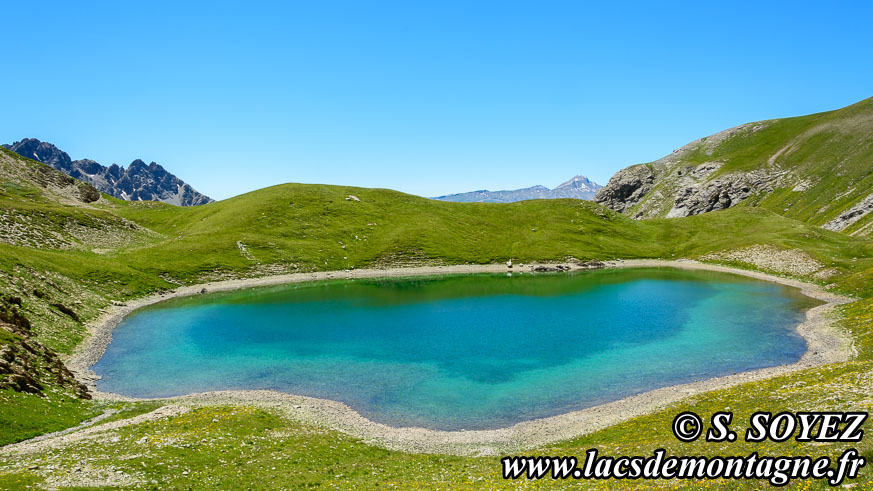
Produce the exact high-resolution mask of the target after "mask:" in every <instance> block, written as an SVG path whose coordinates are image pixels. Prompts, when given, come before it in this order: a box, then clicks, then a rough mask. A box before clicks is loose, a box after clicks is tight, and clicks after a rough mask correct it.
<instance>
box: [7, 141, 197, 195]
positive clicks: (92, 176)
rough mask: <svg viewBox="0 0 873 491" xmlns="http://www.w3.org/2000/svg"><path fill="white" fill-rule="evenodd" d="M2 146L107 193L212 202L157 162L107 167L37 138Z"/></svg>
mask: <svg viewBox="0 0 873 491" xmlns="http://www.w3.org/2000/svg"><path fill="white" fill-rule="evenodd" d="M3 147H5V148H7V149H9V150H12V151H13V152H15V153H17V154H18V155H21V156H22V157H27V158H29V159H33V160H36V161H38V162H42V163H43V164H46V165H48V166H50V167H54V168H55V169H57V170H59V171H61V172H64V173H66V174H67V175H69V176H71V177H75V178H76V179H78V180H80V181H84V182H87V183H89V184H91V185H92V186H94V187H95V188H97V189H98V190H100V191H101V192H104V193H106V194H108V195H110V196H114V197H116V198H119V199H123V200H127V201H163V202H164V203H170V204H172V205H177V206H195V205H202V204H206V203H210V202H212V199H210V198H209V197H208V196H205V195H203V194H200V193H199V192H197V191H196V190H195V189H194V188H192V187H191V186H190V185H188V184H186V183H185V181H183V180H181V179H179V178H178V177H176V176H174V175H173V174H171V173H169V172H167V171H166V169H164V168H163V167H161V166H160V165H158V164H156V163H154V162H152V163H151V164H148V165H147V164H146V163H145V162H143V161H142V160H139V159H136V160H134V161H133V162H131V163H130V165H129V166H127V168H126V169H125V168H124V167H120V166H118V165H116V164H112V165H110V166H109V167H106V166H104V165H101V164H99V163H98V162H95V161H93V160H90V159H82V160H72V159H70V156H69V155H68V154H67V153H66V152H63V151H61V150H60V149H59V148H58V147H56V146H54V145H52V144H51V143H48V142H43V141H39V140H37V139H36V138H25V139H24V140H21V141H17V142H15V143H13V144H11V145H3Z"/></svg>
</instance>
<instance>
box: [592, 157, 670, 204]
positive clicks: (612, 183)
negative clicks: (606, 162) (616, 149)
mask: <svg viewBox="0 0 873 491" xmlns="http://www.w3.org/2000/svg"><path fill="white" fill-rule="evenodd" d="M654 186H655V172H654V169H653V166H650V165H645V164H642V165H634V166H632V167H628V168H626V169H622V170H620V171H618V172H616V173H615V175H614V176H612V178H611V179H610V180H609V183H608V184H607V185H606V186H604V187H602V188H601V189H600V190H599V191H597V194H596V195H595V196H594V201H596V202H598V203H600V204H602V205H604V206H607V207H609V208H612V209H613V210H615V211H617V212H619V213H621V212H623V211H625V210H626V209H627V208H628V207H630V206H633V205H635V204H637V203H639V201H640V200H641V199H642V198H643V196H645V195H646V194H648V193H649V191H651V190H652V188H653V187H654Z"/></svg>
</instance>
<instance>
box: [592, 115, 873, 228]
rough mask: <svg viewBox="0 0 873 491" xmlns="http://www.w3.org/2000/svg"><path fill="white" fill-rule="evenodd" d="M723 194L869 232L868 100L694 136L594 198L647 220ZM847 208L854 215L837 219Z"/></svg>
mask: <svg viewBox="0 0 873 491" xmlns="http://www.w3.org/2000/svg"><path fill="white" fill-rule="evenodd" d="M632 177H633V178H638V180H639V182H637V183H636V185H634V179H633V178H632ZM622 186H624V188H622ZM744 187H748V188H749V189H748V190H747V191H744V190H743V188H744ZM688 190H690V192H689V191H688ZM635 191H636V194H634V192H635ZM721 193H726V194H727V195H729V197H730V198H732V200H731V203H730V206H736V205H738V204H739V206H753V207H760V208H763V209H766V210H769V211H772V212H774V213H777V214H780V215H783V216H786V217H789V218H793V219H796V220H801V221H804V222H807V223H811V224H814V225H819V226H823V225H827V226H828V227H829V228H831V229H833V230H841V231H844V232H846V233H850V234H869V233H871V232H873V213H869V212H870V211H871V210H873V98H871V99H866V100H864V101H861V102H859V103H857V104H853V105H851V106H848V107H845V108H843V109H839V110H836V111H829V112H824V113H818V114H811V115H808V116H801V117H795V118H784V119H773V120H768V121H760V122H756V123H749V124H745V125H742V126H739V127H737V128H732V129H730V130H726V131H724V132H722V133H718V134H716V135H712V136H709V137H706V138H703V139H701V140H697V141H695V142H692V143H691V144H689V145H687V146H685V147H683V148H681V149H679V150H677V151H676V152H674V153H673V154H672V155H669V156H667V157H664V158H663V159H660V160H657V161H655V162H652V163H649V164H641V165H639V166H633V167H631V168H628V169H625V170H624V171H622V172H619V173H618V174H616V176H615V177H613V179H612V180H611V181H610V184H608V185H607V186H606V189H605V190H603V191H601V192H600V193H599V194H598V200H599V201H600V202H602V203H604V204H607V205H608V206H611V207H612V208H615V209H622V210H624V211H625V213H626V214H628V215H630V216H635V217H640V218H651V217H664V216H681V215H686V214H689V213H691V214H696V213H699V212H701V211H709V210H708V208H710V206H711V202H712V201H715V202H717V201H718V200H719V199H724V196H723V195H722V194H721ZM746 196H747V197H746ZM740 198H742V199H740ZM698 199H699V201H700V202H699V203H698V204H697V206H686V207H682V206H679V207H677V200H684V201H685V203H688V202H691V203H696V200H698ZM865 200H867V201H865ZM719 208H720V206H716V209H719ZM671 211H672V215H671ZM849 212H855V213H856V214H855V215H854V216H853V217H850V218H849V219H846V220H840V217H841V215H845V214H847V213H849ZM850 214H851V213H850Z"/></svg>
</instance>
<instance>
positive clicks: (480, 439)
mask: <svg viewBox="0 0 873 491" xmlns="http://www.w3.org/2000/svg"><path fill="white" fill-rule="evenodd" d="M605 265H606V267H609V268H631V267H671V268H680V269H696V270H707V271H718V272H724V273H732V274H738V275H742V276H747V277H751V278H757V279H761V280H765V281H771V282H774V283H779V284H783V285H787V286H791V287H795V288H798V289H800V290H801V292H802V293H803V294H804V295H807V296H809V297H812V298H816V299H818V300H821V301H823V302H825V303H824V304H823V305H819V306H817V307H813V308H811V309H809V310H807V312H806V319H805V320H804V322H803V323H801V324H800V325H799V326H798V327H797V332H798V333H799V334H800V335H801V336H803V338H804V339H805V340H806V342H807V351H806V353H804V355H803V356H802V357H801V359H800V360H798V361H797V362H795V363H792V364H788V365H780V366H776V367H769V368H762V369H758V370H752V371H748V372H742V373H736V374H733V375H727V376H724V377H717V378H712V379H708V380H703V381H699V382H692V383H687V384H681V385H674V386H669V387H663V388H660V389H655V390H651V391H648V392H644V393H642V394H638V395H635V396H631V397H627V398H624V399H620V400H618V401H613V402H609V403H606V404H601V405H598V406H594V407H591V408H587V409H582V410H578V411H573V412H570V413H565V414H560V415H557V416H551V417H548V418H542V419H537V420H531V421H524V422H521V423H518V424H515V425H513V426H510V427H507V428H500V429H495V430H475V431H440V430H430V429H424V428H395V427H391V426H388V425H384V424H381V423H376V422H373V421H370V420H368V419H366V418H364V417H363V416H361V415H360V414H358V413H357V412H356V411H355V410H353V409H352V408H350V407H349V406H347V405H346V404H343V403H341V402H336V401H330V400H325V399H315V398H311V397H304V396H297V395H292V394H285V393H281V392H277V391H271V390H251V391H215V392H206V393H201V394H190V395H185V396H180V397H174V398H170V399H162V400H167V401H172V402H173V403H174V404H183V405H189V406H201V405H216V404H240V405H248V406H257V407H264V408H272V409H275V410H279V411H281V412H282V413H284V414H287V415H289V416H290V417H292V418H294V419H296V420H299V421H303V422H308V423H314V424H318V425H323V426H327V427H329V428H332V429H336V430H339V431H342V432H345V433H347V434H349V435H352V436H354V437H357V438H361V439H362V440H364V441H365V442H367V443H371V444H375V445H380V446H382V447H386V448H389V449H393V450H401V451H406V452H416V453H442V454H455V455H498V454H502V453H508V452H518V451H521V450H526V449H531V448H535V447H539V446H542V445H546V444H549V443H552V442H556V441H561V440H567V439H570V438H575V437H578V436H580V435H584V434H587V433H591V432H594V431H597V430H600V429H603V428H606V427H608V426H612V425H615V424H617V423H620V422H622V421H625V420H627V419H630V418H633V417H636V416H640V415H643V414H646V413H650V412H653V411H655V410H657V409H659V408H662V407H664V406H666V405H669V404H672V403H675V402H678V401H680V400H682V399H684V398H686V397H689V396H693V395H696V394H700V393H703V392H708V391H712V390H716V389H721V388H726V387H731V386H734V385H738V384H742V383H745V382H751V381H756V380H762V379H765V378H771V377H775V376H778V375H782V374H786V373H789V372H794V371H797V370H803V369H806V368H811V367H815V366H819V365H825V364H830V363H838V362H842V361H846V360H848V359H850V358H851V357H852V356H853V354H854V353H855V350H854V346H853V343H852V340H851V338H850V337H849V336H848V335H847V334H846V333H844V332H842V331H841V330H839V329H838V328H837V327H836V326H835V325H833V324H832V323H831V322H830V319H829V318H828V315H827V314H828V313H829V312H830V311H831V310H832V309H833V307H834V306H836V305H840V304H844V303H848V302H851V301H853V299H851V298H848V297H844V296H840V295H836V294H833V293H830V292H828V291H826V290H824V289H823V288H822V287H820V286H818V285H813V284H809V283H804V282H801V281H798V280H793V279H786V278H780V277H777V276H772V275H768V274H765V273H759V272H755V271H746V270H742V269H736V268H730V267H726V266H718V265H712V264H704V263H698V262H696V261H690V260H678V261H663V260H626V261H611V262H607V263H605ZM580 269H584V268H580V267H578V266H573V267H572V270H580ZM528 271H529V269H528V268H527V267H525V268H520V267H518V266H516V267H515V268H512V269H510V268H509V267H507V266H506V265H504V264H491V265H459V266H426V267H416V268H394V269H383V270H351V271H332V272H318V273H295V274H289V275H280V276H270V277H264V278H255V279H241V280H228V281H219V282H213V283H207V284H202V285H194V286H186V287H181V288H179V289H177V290H175V291H173V292H171V293H168V294H163V295H154V296H150V297H145V298H142V299H138V300H135V301H131V302H128V303H127V304H124V305H114V306H112V307H110V308H109V309H107V312H106V313H105V314H103V315H102V316H101V317H100V318H98V319H97V320H96V321H95V322H94V323H93V324H92V325H91V326H89V329H88V331H89V336H88V338H87V339H86V341H85V342H83V343H82V344H81V345H80V346H79V347H78V348H77V350H76V351H75V352H74V354H73V356H72V357H71V358H70V359H69V360H68V361H67V366H68V368H69V369H70V370H71V371H72V372H73V373H74V374H75V375H76V377H77V378H78V379H79V380H80V381H81V382H83V383H85V384H86V385H88V386H89V388H90V389H91V390H92V392H93V393H94V396H95V398H98V399H104V400H107V399H111V400H138V399H135V398H129V397H124V396H120V395H117V394H110V393H105V392H100V391H97V390H96V387H95V383H96V381H97V379H98V378H99V377H98V376H97V375H96V374H95V373H94V372H93V371H92V370H91V369H90V367H91V366H92V365H93V364H94V363H96V362H97V361H98V360H99V359H100V357H101V356H102V355H103V353H104V352H105V350H106V347H107V346H108V345H109V342H110V341H111V339H112V330H113V329H114V328H115V327H116V326H117V325H118V323H119V322H121V320H122V319H123V318H124V316H126V315H128V314H129V313H130V312H132V311H134V310H136V309H138V308H141V307H144V306H146V305H151V304H154V303H157V302H160V301H162V300H167V299H169V298H173V297H181V296H188V295H196V294H200V293H201V291H202V290H203V289H204V288H205V289H206V290H207V291H208V292H216V291H228V290H235V289H240V288H249V287H257V286H268V285H280V284H285V283H295V282H302V281H316V280H325V279H352V278H377V277H397V276H427V275H440V274H471V273H507V272H515V273H517V272H528Z"/></svg>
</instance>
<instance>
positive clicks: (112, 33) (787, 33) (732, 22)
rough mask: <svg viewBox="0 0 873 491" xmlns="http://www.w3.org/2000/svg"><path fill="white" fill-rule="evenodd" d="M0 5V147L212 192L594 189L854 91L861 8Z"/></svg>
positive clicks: (869, 12)
mask: <svg viewBox="0 0 873 491" xmlns="http://www.w3.org/2000/svg"><path fill="white" fill-rule="evenodd" d="M177 3H182V2H167V3H159V2H108V3H103V4H100V3H97V2H58V3H46V2H37V1H33V2H25V1H6V2H3V4H2V11H3V28H2V29H0V46H3V47H4V49H3V55H4V56H3V59H4V61H5V70H4V74H3V76H2V77H0V88H2V95H3V106H2V107H3V118H2V120H0V140H2V141H3V142H9V143H11V142H12V141H14V140H18V139H21V138H23V137H36V138H39V139H42V140H46V141H50V142H53V143H55V144H57V145H58V146H59V147H60V148H62V149H63V150H66V151H67V152H68V153H70V155H71V156H72V157H73V158H74V159H76V158H93V159H95V160H97V161H99V162H101V163H103V164H106V165H108V164H111V163H113V162H114V163H118V164H122V165H127V164H128V163H130V161H132V160H133V159H135V158H142V159H144V160H146V161H147V162H148V161H157V162H159V163H161V164H162V165H164V167H166V168H167V169H169V170H170V171H171V172H174V173H176V174H177V175H179V176H180V177H181V178H182V179H184V180H186V181H188V182H189V183H191V184H192V185H193V186H194V187H195V188H197V189H198V190H200V191H202V192H204V193H206V194H208V195H210V196H212V197H214V198H219V199H221V198H226V197H230V196H233V195H235V194H240V193H243V192H246V191H250V190H253V189H257V188H260V187H264V186H268V185H272V184H278V183H281V182H317V183H330V184H351V185H359V186H368V187H388V188H393V189H398V190H401V191H406V192H410V193H414V194H420V195H426V196H433V195H438V194H445V193H450V192H461V191H469V190H474V189H482V188H487V189H492V190H493V189H507V188H517V187H525V186H530V185H534V184H543V185H547V186H550V187H551V186H554V185H556V184H558V183H560V182H561V181H563V180H566V179H568V178H570V177H572V176H573V175H575V174H586V175H588V176H589V177H591V178H592V179H594V180H596V181H598V182H600V183H605V182H606V181H607V180H608V179H609V177H610V176H611V175H612V174H613V173H614V172H615V171H616V170H618V169H620V168H622V167H624V166H626V165H629V164H634V163H639V162H647V161H651V160H654V159H656V158H659V157H661V156H663V155H665V154H667V153H669V152H670V151H672V150H673V149H674V148H677V147H679V146H681V145H683V144H685V143H687V142H689V141H691V140H693V139H696V138H699V137H702V136H705V135H707V134H711V133H714V132H717V131H720V130H722V129H725V128H727V127H730V126H734V125H737V124H740V123H744V122H748V121H753V120H759V119H768V118H774V117H782V116H792V115H801V114H806V113H812V112H818V111H824V110H829V109H835V108H838V107H842V106H845V105H848V104H851V103H853V102H856V101H859V100H861V99H865V98H867V97H871V96H873V35H871V31H870V29H871V25H870V21H871V19H873V2H869V1H864V2H810V3H804V2H784V3H778V2H760V1H757V2H749V3H740V2H728V3H725V2H712V3H711V5H709V6H706V5H703V3H702V2H688V3H672V2H650V3H649V4H643V3H640V4H637V3H619V2H598V3H594V2H584V1H574V2H546V1H530V2H476V1H459V2H449V1H417V0H416V1H397V2H377V1H368V2H332V1H324V0H318V1H308V2H277V3H258V2H234V3H219V2H212V1H211V2H203V3H200V4H198V5H193V4H192V5H188V6H179V5H177Z"/></svg>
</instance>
